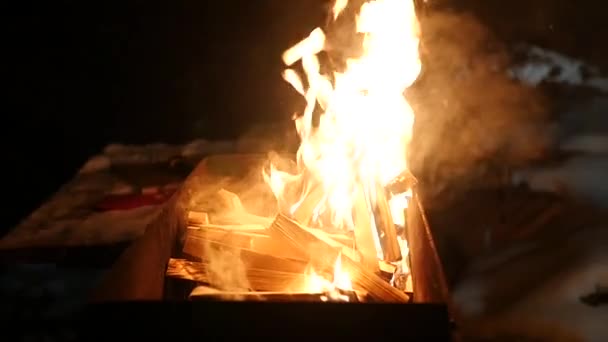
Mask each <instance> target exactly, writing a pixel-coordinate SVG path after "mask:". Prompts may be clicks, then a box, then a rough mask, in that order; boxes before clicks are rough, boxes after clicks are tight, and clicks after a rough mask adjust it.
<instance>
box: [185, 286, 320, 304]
mask: <svg viewBox="0 0 608 342" xmlns="http://www.w3.org/2000/svg"><path fill="white" fill-rule="evenodd" d="M323 296H324V295H323V294H322V293H293V292H280V291H273V292H266V291H265V292H223V291H220V292H217V291H209V290H208V289H207V288H205V287H196V288H195V289H194V290H192V293H190V300H197V301H198V300H202V301H214V302H215V301H247V302H251V301H254V302H322V301H323V299H322V297H323Z"/></svg>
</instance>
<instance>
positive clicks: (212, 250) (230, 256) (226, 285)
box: [205, 243, 251, 292]
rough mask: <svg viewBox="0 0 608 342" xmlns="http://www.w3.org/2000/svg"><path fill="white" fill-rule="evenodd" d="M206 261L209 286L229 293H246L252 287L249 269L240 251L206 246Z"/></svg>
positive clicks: (210, 244) (211, 245) (210, 245)
mask: <svg viewBox="0 0 608 342" xmlns="http://www.w3.org/2000/svg"><path fill="white" fill-rule="evenodd" d="M205 259H206V260H208V264H207V277H208V279H209V285H211V286H213V287H215V288H217V289H219V290H222V291H227V292H246V291H249V289H250V288H251V286H250V285H249V280H248V279H247V267H246V266H245V264H244V263H243V261H242V260H241V255H240V250H239V249H231V248H225V247H222V246H218V245H216V244H212V243H206V244H205Z"/></svg>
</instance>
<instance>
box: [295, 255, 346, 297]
mask: <svg viewBox="0 0 608 342" xmlns="http://www.w3.org/2000/svg"><path fill="white" fill-rule="evenodd" d="M306 279H307V283H306V284H305V290H306V291H307V292H311V293H323V294H324V295H325V298H324V300H326V301H327V300H334V301H349V297H348V296H347V295H344V294H343V293H341V291H353V285H352V282H351V280H350V275H349V274H348V272H347V271H346V270H344V269H343V268H342V255H341V254H340V255H338V257H337V258H336V262H335V263H334V274H333V281H330V280H328V279H326V278H324V277H323V276H321V275H319V274H317V273H316V272H315V271H314V269H313V268H309V271H308V272H307V274H306Z"/></svg>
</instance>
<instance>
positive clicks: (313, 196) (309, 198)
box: [291, 184, 325, 226]
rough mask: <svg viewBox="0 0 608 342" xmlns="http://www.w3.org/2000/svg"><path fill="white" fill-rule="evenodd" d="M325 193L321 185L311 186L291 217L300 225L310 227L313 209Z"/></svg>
mask: <svg viewBox="0 0 608 342" xmlns="http://www.w3.org/2000/svg"><path fill="white" fill-rule="evenodd" d="M324 196H325V191H324V190H323V187H322V186H321V184H317V185H313V186H312V188H311V189H310V190H309V191H308V193H307V194H306V197H304V199H303V200H302V202H301V203H300V205H299V206H298V207H297V208H296V209H295V210H294V212H293V213H291V217H293V219H294V220H296V221H297V222H299V223H300V224H302V225H305V226H308V225H310V221H311V219H312V216H313V214H314V212H315V208H316V207H317V205H319V203H320V202H321V201H322V200H323V197H324Z"/></svg>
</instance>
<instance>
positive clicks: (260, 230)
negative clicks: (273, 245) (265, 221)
mask: <svg viewBox="0 0 608 342" xmlns="http://www.w3.org/2000/svg"><path fill="white" fill-rule="evenodd" d="M188 228H190V229H192V230H206V231H218V232H227V233H229V232H234V233H252V234H255V233H257V234H264V233H265V232H266V227H265V226H262V225H259V224H205V225H192V224H189V225H188Z"/></svg>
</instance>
